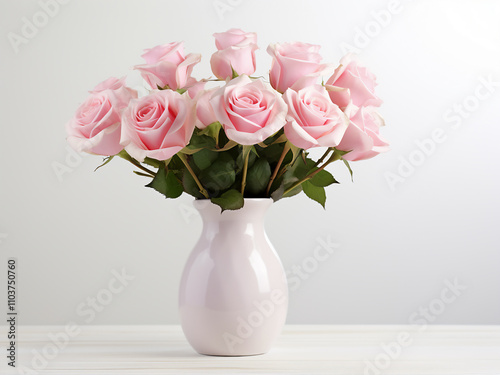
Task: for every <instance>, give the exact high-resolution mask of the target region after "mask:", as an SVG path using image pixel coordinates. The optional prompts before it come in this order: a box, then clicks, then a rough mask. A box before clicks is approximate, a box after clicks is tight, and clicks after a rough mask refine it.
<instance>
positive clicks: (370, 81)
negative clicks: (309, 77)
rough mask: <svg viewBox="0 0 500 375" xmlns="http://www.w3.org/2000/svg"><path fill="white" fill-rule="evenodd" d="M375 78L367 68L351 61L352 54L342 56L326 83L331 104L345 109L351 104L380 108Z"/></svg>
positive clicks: (380, 101)
mask: <svg viewBox="0 0 500 375" xmlns="http://www.w3.org/2000/svg"><path fill="white" fill-rule="evenodd" d="M376 85H377V83H376V77H375V75H374V74H373V73H371V72H370V71H369V70H368V69H367V68H364V67H361V66H359V65H358V63H357V62H356V61H355V60H353V56H352V54H348V55H346V56H344V57H343V58H342V59H341V60H340V65H339V67H338V68H337V69H335V72H334V73H333V75H332V76H331V77H330V78H329V79H328V81H327V82H326V86H325V87H326V88H327V90H328V92H329V93H330V98H331V99H332V102H334V103H335V104H337V105H338V106H339V107H340V108H345V107H347V105H348V104H349V103H350V102H352V103H353V104H354V105H355V106H357V107H365V106H370V105H371V106H376V107H378V106H380V105H381V104H382V100H381V99H380V98H378V97H377V96H376V95H375V86H376Z"/></svg>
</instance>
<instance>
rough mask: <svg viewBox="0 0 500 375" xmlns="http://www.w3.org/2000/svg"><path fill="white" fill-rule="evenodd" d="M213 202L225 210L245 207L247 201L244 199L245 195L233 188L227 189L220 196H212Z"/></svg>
mask: <svg viewBox="0 0 500 375" xmlns="http://www.w3.org/2000/svg"><path fill="white" fill-rule="evenodd" d="M211 201H212V203H214V204H216V205H218V206H219V207H220V208H221V209H222V211H225V210H238V209H240V208H241V207H243V205H244V203H245V201H244V200H243V195H241V193H240V192H239V191H238V190H236V189H231V190H228V191H226V192H225V193H224V194H222V195H221V196H220V197H218V198H212V199H211Z"/></svg>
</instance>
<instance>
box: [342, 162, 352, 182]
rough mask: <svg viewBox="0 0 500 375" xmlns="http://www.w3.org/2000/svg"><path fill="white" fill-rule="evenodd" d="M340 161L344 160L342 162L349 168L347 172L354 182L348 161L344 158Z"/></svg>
mask: <svg viewBox="0 0 500 375" xmlns="http://www.w3.org/2000/svg"><path fill="white" fill-rule="evenodd" d="M342 161H343V162H344V164H345V166H346V167H347V169H349V173H350V174H351V181H352V182H354V174H353V173H352V169H351V166H350V165H349V163H348V162H347V160H345V159H344V158H342Z"/></svg>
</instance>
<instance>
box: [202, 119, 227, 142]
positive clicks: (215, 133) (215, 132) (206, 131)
mask: <svg viewBox="0 0 500 375" xmlns="http://www.w3.org/2000/svg"><path fill="white" fill-rule="evenodd" d="M221 129H222V125H221V123H220V122H218V121H217V122H212V123H211V124H210V125H208V126H207V127H205V128H203V129H200V130H199V131H198V134H199V135H208V136H209V137H212V138H213V139H218V138H219V132H220V130H221Z"/></svg>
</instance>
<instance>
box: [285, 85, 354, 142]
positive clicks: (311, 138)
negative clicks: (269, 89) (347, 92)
mask: <svg viewBox="0 0 500 375" xmlns="http://www.w3.org/2000/svg"><path fill="white" fill-rule="evenodd" d="M283 99H284V100H285V103H286V104H288V115H287V121H288V122H287V123H286V125H285V134H286V136H287V138H288V139H289V141H290V142H292V143H293V144H294V145H295V146H297V147H300V148H303V149H308V148H311V147H335V146H337V145H338V144H339V143H340V141H341V139H342V137H343V135H344V133H345V131H346V129H347V126H348V124H349V120H348V118H347V116H346V115H345V114H344V113H343V112H342V111H341V110H340V108H339V107H338V106H337V105H335V104H333V103H332V102H331V100H330V98H329V97H328V92H327V91H326V90H325V88H324V87H323V86H321V85H312V86H307V87H305V88H303V89H301V90H299V91H294V90H292V89H288V90H286V91H285V93H284V94H283Z"/></svg>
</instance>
